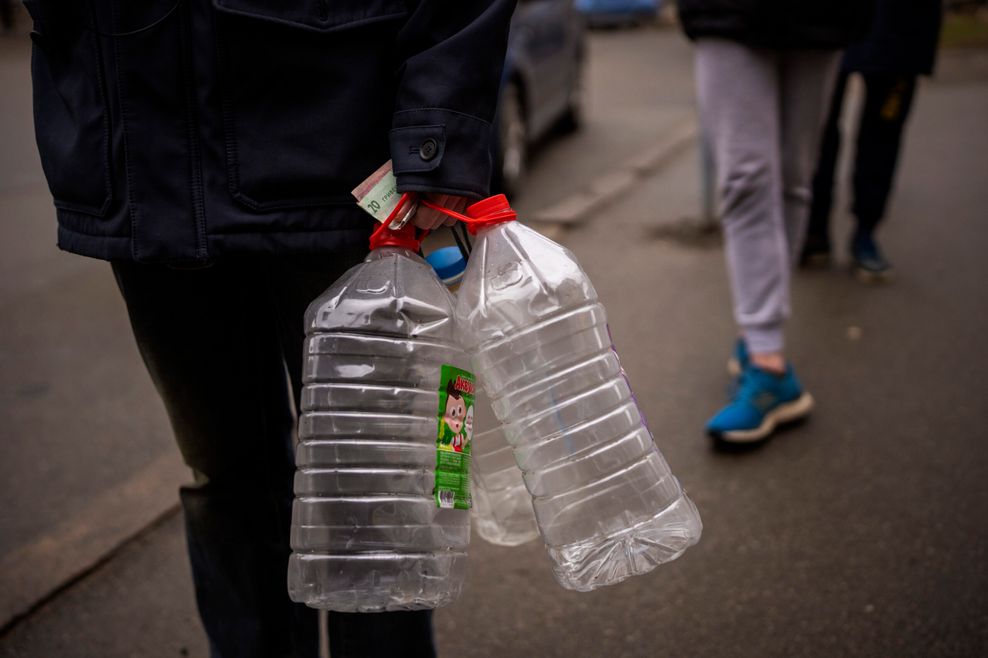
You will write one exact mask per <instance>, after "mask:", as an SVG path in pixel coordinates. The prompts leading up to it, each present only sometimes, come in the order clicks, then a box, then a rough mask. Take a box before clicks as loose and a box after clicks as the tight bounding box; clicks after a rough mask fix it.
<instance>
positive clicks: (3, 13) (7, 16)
mask: <svg viewBox="0 0 988 658" xmlns="http://www.w3.org/2000/svg"><path fill="white" fill-rule="evenodd" d="M0 27H2V28H3V29H5V30H12V29H14V3H13V0H0Z"/></svg>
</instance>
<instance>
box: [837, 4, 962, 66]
mask: <svg viewBox="0 0 988 658" xmlns="http://www.w3.org/2000/svg"><path fill="white" fill-rule="evenodd" d="M942 15H943V8H942V7H941V2H940V0H878V5H877V8H876V10H875V20H874V21H872V24H871V30H870V31H869V32H868V36H867V37H865V38H864V39H863V40H862V41H858V42H856V43H854V44H852V45H851V46H850V47H849V48H848V49H847V52H846V53H845V54H844V69H845V70H848V71H861V72H862V73H877V74H896V73H905V74H911V75H919V74H925V75H929V74H931V73H933V64H934V61H935V60H936V54H937V43H938V41H939V39H940V23H941V20H942Z"/></svg>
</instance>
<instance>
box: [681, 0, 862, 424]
mask: <svg viewBox="0 0 988 658" xmlns="http://www.w3.org/2000/svg"><path fill="white" fill-rule="evenodd" d="M870 9H871V7H870V4H869V3H867V2H858V1H857V0H838V1H835V2H822V1H821V0H806V1H805V2H779V1H778V0H681V1H680V3H679V17H680V21H681V24H682V26H683V29H684V31H685V32H686V35H687V36H688V37H689V38H690V39H692V40H693V41H694V42H695V44H696V60H695V61H696V79H697V102H698V105H699V113H700V122H701V127H702V130H703V131H704V132H705V134H706V135H707V137H708V138H709V141H710V144H711V148H712V151H713V156H714V165H715V169H716V172H717V176H716V180H717V189H718V191H719V194H720V216H721V221H722V223H723V228H724V240H725V249H726V252H727V265H728V273H729V276H730V282H731V291H732V294H733V298H734V315H735V319H736V321H737V324H738V326H739V329H740V334H741V337H740V338H739V339H738V341H737V343H736V347H735V358H736V361H737V362H738V363H739V366H740V371H741V375H740V381H739V385H738V386H737V387H736V392H735V393H734V395H733V397H732V399H731V401H730V402H729V403H728V404H727V406H725V407H724V408H722V409H721V410H720V412H718V413H717V414H716V415H715V416H714V417H713V418H712V419H711V420H710V421H709V422H708V423H707V426H706V429H707V432H708V433H709V434H711V435H712V436H713V437H715V438H716V439H720V440H725V441H733V442H750V441H759V440H762V439H764V438H766V437H768V436H769V435H770V434H771V433H772V431H773V430H774V429H775V427H776V426H777V425H778V424H780V423H784V422H788V421H793V420H797V419H799V418H802V417H804V416H806V415H807V414H808V413H809V412H810V410H811V409H812V406H813V400H812V397H810V395H809V393H807V392H806V391H804V390H803V388H802V386H801V385H800V383H799V380H798V379H797V378H796V374H795V372H794V370H793V367H792V365H791V364H790V363H789V362H788V361H787V359H786V355H785V336H784V326H785V321H786V319H787V318H788V316H789V312H790V308H789V276H790V270H791V266H792V263H793V261H794V259H795V257H796V256H798V254H799V250H800V248H801V247H802V242H803V235H804V233H805V227H806V219H807V213H808V211H809V203H810V178H811V175H812V167H813V162H814V158H815V157H816V153H817V139H818V136H819V132H820V126H821V124H822V121H823V110H822V108H823V107H824V106H825V104H826V99H827V98H829V93H830V89H831V85H832V83H833V79H834V76H835V74H836V70H837V60H838V56H839V55H838V52H839V49H840V48H842V47H844V46H846V45H847V44H848V43H849V42H850V41H852V40H853V39H855V38H856V37H858V36H860V35H861V34H862V33H863V32H864V30H865V28H866V26H867V20H868V18H869V14H870Z"/></svg>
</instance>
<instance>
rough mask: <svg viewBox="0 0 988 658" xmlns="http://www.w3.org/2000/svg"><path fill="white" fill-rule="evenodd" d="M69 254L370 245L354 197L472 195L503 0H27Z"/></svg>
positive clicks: (188, 255)
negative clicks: (390, 177)
mask: <svg viewBox="0 0 988 658" xmlns="http://www.w3.org/2000/svg"><path fill="white" fill-rule="evenodd" d="M25 4H26V5H27V6H28V9H29V11H30V12H31V15H32V16H33V17H34V19H35V33H34V34H33V36H32V38H33V39H34V44H35V49H34V58H33V64H32V68H33V79H34V106H35V126H36V132H37V139H38V148H39V150H40V153H41V160H42V164H43V166H44V170H45V175H46V177H47V179H48V182H49V186H50V187H51V192H52V195H53V196H54V199H55V206H56V207H57V213H58V221H59V232H58V243H59V246H60V247H62V248H63V249H66V250H69V251H72V252H76V253H79V254H84V255H87V256H94V257H97V258H104V259H111V260H112V259H120V260H133V261H139V262H172V263H176V262H192V263H194V262H204V261H209V260H212V259H216V258H218V257H223V256H226V255H230V254H236V253H253V254H258V253H270V254H281V255H286V254H301V253H327V252H333V251H340V250H352V249H362V248H366V244H367V236H368V234H369V232H370V230H371V224H372V220H371V219H370V218H369V216H367V215H366V214H364V213H363V211H361V210H360V209H359V208H357V206H356V205H355V203H354V201H353V198H352V197H351V196H350V190H351V189H353V188H354V187H355V186H356V185H357V184H358V183H359V182H360V181H361V180H363V179H364V178H365V177H367V176H368V175H369V174H370V173H372V172H373V171H374V170H375V169H377V167H378V166H380V165H381V164H382V163H383V162H384V161H386V160H387V159H388V158H392V159H393V160H394V169H395V172H396V174H397V177H398V181H399V187H400V189H401V190H402V191H436V192H450V193H454V194H461V195H468V196H473V197H480V196H483V195H485V194H486V193H487V187H488V181H489V178H490V173H491V157H490V143H491V139H492V134H491V133H492V130H491V121H492V118H493V115H494V111H495V106H496V99H497V93H498V82H499V79H500V75H501V69H502V65H503V60H504V50H505V43H506V40H507V33H508V25H509V21H510V18H511V14H512V11H513V9H514V5H515V0H140V1H136V0H88V1H83V0H27V1H26V2H25Z"/></svg>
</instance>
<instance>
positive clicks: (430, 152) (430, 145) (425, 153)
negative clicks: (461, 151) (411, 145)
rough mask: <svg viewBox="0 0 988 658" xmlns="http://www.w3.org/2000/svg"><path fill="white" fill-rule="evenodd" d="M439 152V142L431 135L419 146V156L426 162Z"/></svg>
mask: <svg viewBox="0 0 988 658" xmlns="http://www.w3.org/2000/svg"><path fill="white" fill-rule="evenodd" d="M437 153H439V144H438V143H436V140H434V139H433V138H431V137H430V138H429V139H427V140H425V141H424V142H422V146H420V147H419V157H420V158H422V159H423V160H425V161H426V162H428V161H429V160H431V159H433V158H434V157H436V154H437Z"/></svg>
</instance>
